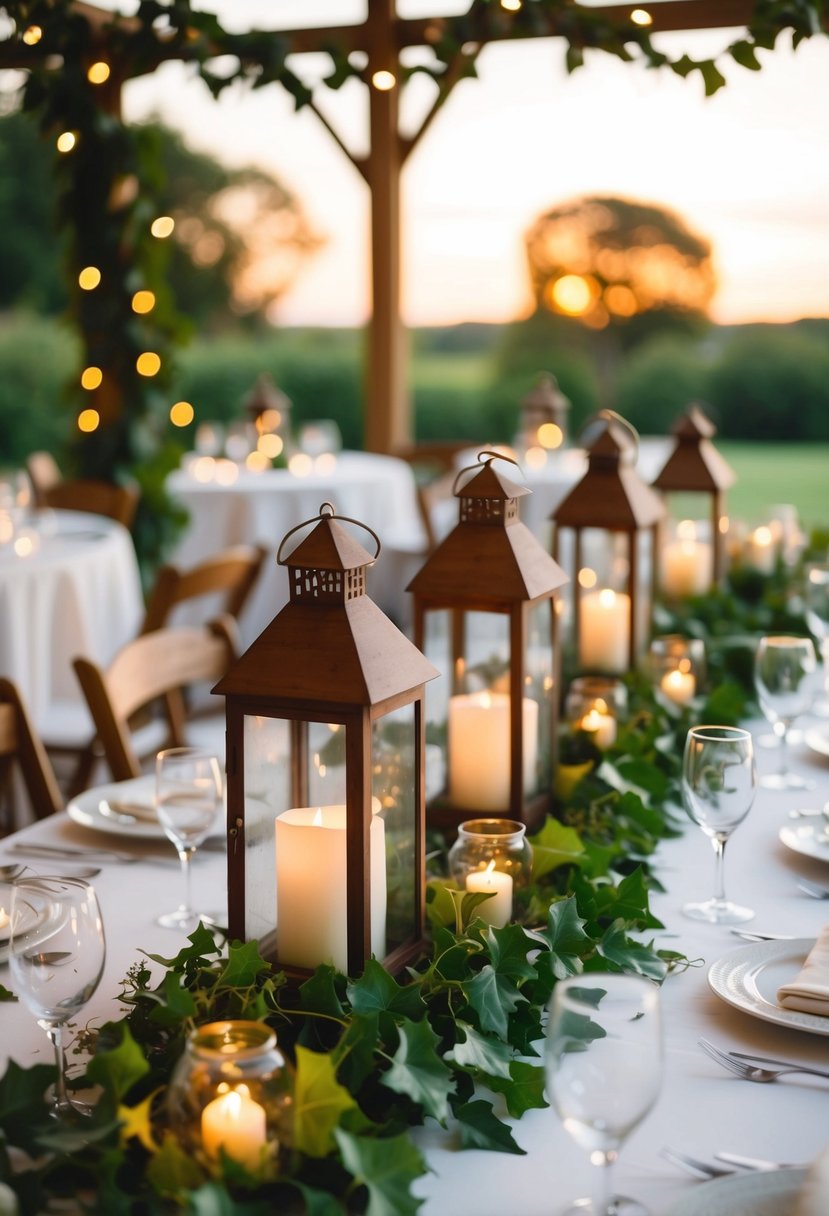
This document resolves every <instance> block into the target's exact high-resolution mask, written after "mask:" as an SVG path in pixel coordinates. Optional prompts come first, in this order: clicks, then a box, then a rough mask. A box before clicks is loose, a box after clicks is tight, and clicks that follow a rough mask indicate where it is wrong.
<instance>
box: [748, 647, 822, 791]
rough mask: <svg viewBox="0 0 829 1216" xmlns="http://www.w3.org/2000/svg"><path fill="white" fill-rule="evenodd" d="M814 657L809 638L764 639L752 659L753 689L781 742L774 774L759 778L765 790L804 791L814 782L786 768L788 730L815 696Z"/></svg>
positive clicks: (815, 667) (815, 666) (810, 787)
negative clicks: (777, 766) (777, 764)
mask: <svg viewBox="0 0 829 1216" xmlns="http://www.w3.org/2000/svg"><path fill="white" fill-rule="evenodd" d="M816 671H817V655H816V654H815V648H814V645H813V643H812V639H811V638H799V637H783V636H780V637H764V638H761V639H760V644H759V645H758V647H757V652H756V654H755V656H754V687H755V688H756V690H757V697H758V699H759V702H760V708H761V709H762V711H763V713H764V715H765V716H766V718H767V719H768V720H769V721H770V722H771V725H772V730H773V731H774V733H775V735H776V736H777V738H778V739H779V741H780V748H779V750H780V765H779V768H778V771H777V772H776V773H767V774H766V775H764V776H763V777H761V779H760V784H761V786H763V788H764V789H769V790H806V789H812V788H813V787H814V782H813V781H809V780H807V779H806V778H805V777H801V776H799V775H798V774H797V773H792V772H790V771H789V768H788V758H789V747H788V745H789V731H790V728H791V725H792V723H793V722H794V720H795V718H797V717H798V716H799V715H800V714H802V713H805V712H806V710H807V709H809V707H810V706H811V704H812V701H813V700H814V694H815V673H816Z"/></svg>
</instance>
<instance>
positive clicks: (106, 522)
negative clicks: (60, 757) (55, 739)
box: [0, 511, 143, 738]
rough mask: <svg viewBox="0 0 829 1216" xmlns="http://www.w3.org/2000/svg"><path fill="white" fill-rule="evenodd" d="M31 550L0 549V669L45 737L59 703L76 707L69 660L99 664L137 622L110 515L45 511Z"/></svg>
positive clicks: (125, 556)
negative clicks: (76, 658) (45, 519)
mask: <svg viewBox="0 0 829 1216" xmlns="http://www.w3.org/2000/svg"><path fill="white" fill-rule="evenodd" d="M48 522H49V526H48V528H47V527H46V526H45V525H44V527H43V529H42V531H41V532H40V533H39V534H37V533H36V534H35V542H34V543H35V548H34V549H33V551H32V552H31V553H29V554H28V556H23V557H21V556H18V555H17V553H16V552H15V549H14V546H13V545H11V544H9V545H3V546H0V674H2V675H4V676H6V677H8V678H9V679H12V680H14V682H15V683H16V684H17V686H18V688H19V689H20V692H21V694H22V695H23V697H24V698H25V700H26V703H27V705H28V707H29V711H30V713H31V714H32V717H33V718H34V721H35V724H36V726H37V728H38V730H40V731H41V732H42V733H43V734H44V735H45V736H46V737H47V738H48V737H51V735H52V726H53V723H54V721H55V720H56V718H57V716H59V715H60V716H62V707H63V706H64V705H65V704H67V703H68V704H71V705H74V706H77V705H79V704H81V702H82V698H81V694H80V689H79V687H78V684H77V681H76V679H75V673H74V671H73V670H72V659H73V658H74V656H75V655H79V654H83V655H87V656H88V657H89V658H92V659H94V660H96V661H97V662H99V663H102V664H107V663H109V661H110V660H111V659H112V657H113V656H114V655H115V653H116V651H117V650H118V649H119V648H120V647H121V646H122V645H123V644H124V643H125V642H127V641H128V640H129V639H130V638H131V637H133V636H134V635H135V634H136V632H137V630H138V627H139V625H140V623H141V618H142V614H143V600H142V594H141V582H140V577H139V573H138V562H137V559H136V556H135V548H134V546H133V543H132V537H131V536H130V534H129V532H128V531H127V530H126V528H124V527H122V525H121V524H119V523H116V522H115V521H113V520H110V519H106V518H104V517H103V516H99V515H89V514H86V513H83V512H80V511H55V512H49V513H48Z"/></svg>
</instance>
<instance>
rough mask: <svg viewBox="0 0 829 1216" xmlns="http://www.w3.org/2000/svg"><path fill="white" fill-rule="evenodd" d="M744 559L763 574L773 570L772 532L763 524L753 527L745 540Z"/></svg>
mask: <svg viewBox="0 0 829 1216" xmlns="http://www.w3.org/2000/svg"><path fill="white" fill-rule="evenodd" d="M745 556H746V561H747V562H748V563H749V565H751V566H754V567H755V569H757V570H759V571H761V573H763V574H771V572H772V571H773V570H774V534H773V533H772V530H771V528H767V527H765V526H763V527H760V528H755V529H754V531H753V532H752V533H751V535H750V536H749V538H748V540H747V541H746V549H745Z"/></svg>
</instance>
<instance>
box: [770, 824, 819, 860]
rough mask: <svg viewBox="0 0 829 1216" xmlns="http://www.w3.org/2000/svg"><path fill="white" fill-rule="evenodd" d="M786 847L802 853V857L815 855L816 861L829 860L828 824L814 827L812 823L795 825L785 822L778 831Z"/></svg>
mask: <svg viewBox="0 0 829 1216" xmlns="http://www.w3.org/2000/svg"><path fill="white" fill-rule="evenodd" d="M778 836H779V837H780V839H781V840H782V842H783V844H784V845H785V846H786V848H787V849H794V851H795V853H802V854H803V856H804V857H816V858H817V859H818V861H829V824H827V826H826V827H824V826H823V825H821V826H820V827H815V825H814V824H813V823H801V824H798V825H797V826H794V825H789V824H786V826H785V827H782V828H781V829H780V831H779V832H778Z"/></svg>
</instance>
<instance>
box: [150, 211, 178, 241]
mask: <svg viewBox="0 0 829 1216" xmlns="http://www.w3.org/2000/svg"><path fill="white" fill-rule="evenodd" d="M175 226H176V221H175V220H174V219H173V217H172V216H171V215H159V216H158V218H157V219H154V220H153V222H152V223H151V224H150V232H151V233H152V234H153V236H157V237H158V238H159V240H164V238H165V237H166V236H169V235H170V233H171V232H172V231H173V229H174V228H175Z"/></svg>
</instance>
